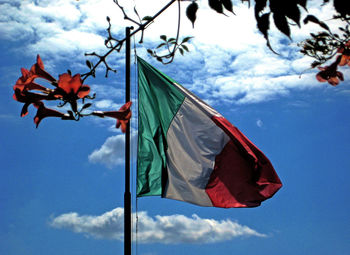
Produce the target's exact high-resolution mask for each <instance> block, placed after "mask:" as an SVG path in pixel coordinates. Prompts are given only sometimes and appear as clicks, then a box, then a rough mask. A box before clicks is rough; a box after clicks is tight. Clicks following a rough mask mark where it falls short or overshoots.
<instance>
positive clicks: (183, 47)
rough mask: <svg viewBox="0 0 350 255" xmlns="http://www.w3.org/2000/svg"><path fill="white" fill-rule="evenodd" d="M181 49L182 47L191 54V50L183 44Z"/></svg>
mask: <svg viewBox="0 0 350 255" xmlns="http://www.w3.org/2000/svg"><path fill="white" fill-rule="evenodd" d="M181 47H182V48H183V49H184V50H185V51H187V52H189V50H188V48H187V46H186V45H183V44H182V45H181Z"/></svg>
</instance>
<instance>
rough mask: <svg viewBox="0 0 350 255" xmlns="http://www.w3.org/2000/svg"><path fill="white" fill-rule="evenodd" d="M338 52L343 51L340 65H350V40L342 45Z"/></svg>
mask: <svg viewBox="0 0 350 255" xmlns="http://www.w3.org/2000/svg"><path fill="white" fill-rule="evenodd" d="M338 52H339V53H342V55H341V59H340V62H339V65H340V66H345V65H348V66H350V40H349V41H348V42H347V43H346V44H345V45H344V46H342V47H340V48H339V49H338Z"/></svg>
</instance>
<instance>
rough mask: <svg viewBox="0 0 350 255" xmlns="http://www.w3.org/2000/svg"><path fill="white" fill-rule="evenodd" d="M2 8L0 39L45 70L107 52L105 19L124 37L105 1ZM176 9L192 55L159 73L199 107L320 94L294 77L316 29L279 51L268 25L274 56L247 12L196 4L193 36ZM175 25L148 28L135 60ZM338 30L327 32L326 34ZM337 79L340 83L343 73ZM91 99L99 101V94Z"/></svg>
mask: <svg viewBox="0 0 350 255" xmlns="http://www.w3.org/2000/svg"><path fill="white" fill-rule="evenodd" d="M6 2H7V3H6ZM6 2H5V3H3V4H0V31H1V33H0V38H3V39H5V40H19V39H20V40H25V41H26V43H24V44H23V47H25V49H24V50H21V49H19V50H21V52H27V53H29V54H32V55H35V54H36V53H37V52H38V51H40V53H41V54H44V55H45V54H46V55H48V56H46V58H47V59H51V62H53V61H56V62H57V63H56V64H55V63H52V64H51V65H52V66H57V65H58V61H60V60H62V59H63V57H64V58H67V56H70V59H72V61H74V62H82V63H84V60H83V57H82V55H83V53H84V52H87V51H88V52H91V51H96V52H99V53H101V52H102V53H103V52H106V49H105V48H104V38H105V35H106V32H105V29H106V28H107V22H106V16H107V15H108V16H110V17H111V19H112V24H113V33H114V34H118V35H119V36H120V38H123V37H124V26H125V25H126V24H129V23H128V22H126V21H124V20H123V15H122V12H121V11H120V10H119V8H118V7H117V6H116V5H115V4H114V3H113V1H111V0H84V1H75V0H69V1H68V0H57V1H49V0H39V1H35V2H34V1H13V2H10V1H6ZM135 2H136V6H137V9H138V12H139V14H140V16H141V17H144V16H146V15H153V14H154V13H156V12H157V11H159V9H160V8H161V7H162V6H163V5H164V3H163V2H161V1H157V0H153V1H152V4H150V2H149V1H141V0H138V1H135ZM121 3H122V5H123V6H125V8H126V10H127V11H128V13H129V14H130V15H131V16H132V17H133V18H135V19H137V17H136V16H135V15H134V14H133V8H134V1H121ZM319 4H320V3H316V1H315V2H312V1H311V2H310V3H309V11H310V13H312V14H315V15H317V16H319V17H320V18H321V19H324V20H325V19H328V18H329V17H331V13H332V5H331V4H328V5H325V6H324V7H322V8H321V7H320V6H319ZM182 6H183V8H182V22H181V34H182V36H187V35H193V36H194V39H193V40H192V45H190V49H191V52H190V53H187V54H186V55H185V56H177V57H176V59H175V62H174V63H173V64H172V65H169V66H159V68H160V69H161V70H162V71H163V70H169V71H170V72H171V73H176V77H173V78H175V79H177V80H178V81H179V82H180V83H181V81H185V83H186V84H184V85H185V86H187V87H188V88H189V89H191V90H194V92H195V93H199V95H200V96H201V97H203V99H204V100H206V101H208V102H219V101H220V102H222V101H223V102H230V103H237V104H250V103H258V102H263V101H267V100H271V99H274V98H278V97H281V96H287V95H289V93H290V92H291V91H293V90H295V89H299V90H300V89H310V88H322V86H321V84H319V83H318V82H317V81H316V79H315V77H314V75H315V73H316V70H313V71H312V72H310V70H308V71H307V72H306V73H305V74H304V75H303V76H302V77H301V79H299V75H300V74H301V73H303V72H305V70H307V69H308V68H309V65H310V63H311V62H312V60H311V59H309V58H307V57H304V56H302V55H301V54H300V53H298V47H297V45H296V42H298V41H300V40H303V39H304V38H305V37H306V36H308V35H309V32H310V31H315V30H319V27H318V26H317V25H314V24H310V25H307V26H303V27H302V29H299V28H297V26H295V28H294V27H292V30H293V33H292V34H293V38H294V40H295V41H291V42H290V44H289V45H286V43H283V44H282V43H281V41H284V42H286V41H287V42H288V40H289V39H287V37H286V36H285V35H283V34H281V33H280V32H279V31H278V30H277V29H276V28H274V26H273V21H272V19H271V24H272V30H271V31H270V34H269V35H270V40H271V44H272V47H273V48H274V49H275V50H276V51H277V52H279V53H280V54H281V55H280V56H278V55H275V54H273V53H272V52H271V51H270V50H269V49H268V48H267V47H266V42H265V40H264V38H263V36H262V35H261V34H260V33H259V32H258V30H257V27H256V21H255V18H254V8H248V7H247V5H246V4H240V3H236V5H235V6H234V11H235V13H236V14H237V15H236V16H235V15H232V14H228V17H227V16H224V15H218V14H217V13H215V12H214V11H213V10H211V9H210V8H209V7H208V5H207V2H201V3H200V9H199V11H198V15H197V20H196V24H195V29H192V24H191V22H190V21H189V20H187V18H186V17H185V7H186V3H183V4H182ZM303 14H304V15H306V14H307V13H306V12H304V13H303ZM169 20H170V21H173V22H169ZM176 20H177V4H176V3H175V4H174V5H173V6H171V7H170V8H169V9H168V10H166V12H165V13H164V14H162V15H160V16H159V18H157V20H156V21H155V23H154V24H152V25H151V26H149V27H148V28H147V30H146V31H145V44H144V45H143V47H138V53H139V54H140V55H142V54H144V53H145V48H147V47H154V46H156V45H158V43H160V40H159V35H161V34H166V35H167V36H168V37H169V36H170V37H175V35H176V28H177V22H176ZM242 24H243V25H242ZM337 26H338V25H337V24H333V27H337ZM136 40H138V39H136ZM79 56H80V57H79ZM114 56H116V57H112V58H109V61H111V62H113V63H112V66H113V67H117V69H118V66H120V65H123V63H124V61H123V62H120V60H121V59H122V56H121V55H118V54H116V55H114ZM44 57H45V56H44ZM114 64H115V65H114ZM76 66H78V65H76ZM175 70H176V72H175ZM164 72H165V73H167V72H166V71H164ZM344 74H345V77H346V79H347V77H348V76H349V75H350V72H349V71H347V72H346V73H344ZM118 75H119V74H118ZM105 88H107V87H105ZM110 88H111V87H108V88H107V89H104V87H102V88H100V89H99V90H100V91H102V93H104V90H108V89H110ZM120 92H121V90H118V91H116V89H114V91H113V93H111V92H107V93H105V94H106V97H104V96H102V98H101V97H99V99H103V100H104V99H110V98H111V96H113V97H114V96H115V97H117V96H120ZM97 95H98V96H100V95H101V93H100V94H99V93H97ZM218 99H219V100H218ZM104 103H106V101H104Z"/></svg>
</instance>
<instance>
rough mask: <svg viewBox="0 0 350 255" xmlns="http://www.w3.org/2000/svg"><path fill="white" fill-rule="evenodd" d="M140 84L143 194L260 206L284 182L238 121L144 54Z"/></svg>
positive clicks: (140, 192)
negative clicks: (195, 93) (225, 114)
mask: <svg viewBox="0 0 350 255" xmlns="http://www.w3.org/2000/svg"><path fill="white" fill-rule="evenodd" d="M138 84H139V88H138V108H139V109H138V110H139V117H138V155H137V196H138V197H143V196H154V195H160V196H162V197H164V198H170V199H175V200H180V201H185V202H189V203H193V204H196V205H200V206H215V207H225V208H230V207H255V206H259V205H260V204H261V202H262V201H264V200H265V199H268V198H270V197H272V196H273V195H274V194H275V193H276V192H277V191H278V190H279V188H280V187H281V186H282V184H281V181H280V179H279V177H278V176H277V174H276V172H275V170H274V168H273V166H272V165H271V163H270V161H269V160H268V159H267V157H266V156H265V155H264V154H263V153H262V152H261V151H260V150H259V149H258V148H257V147H256V146H255V145H254V144H253V143H252V142H251V141H250V140H248V138H247V137H245V136H244V135H243V134H242V133H241V132H240V131H239V130H238V129H237V128H236V127H235V126H233V125H232V124H231V123H230V122H229V121H228V120H227V119H225V118H224V117H223V116H222V115H220V114H219V113H218V112H217V111H216V110H214V109H213V108H212V107H210V106H209V105H208V104H206V103H205V102H203V101H202V100H201V99H199V98H198V97H196V96H195V95H194V94H192V93H191V92H190V91H188V90H187V89H185V88H184V87H182V86H181V85H179V84H178V83H176V82H175V81H174V80H173V79H171V78H170V77H168V76H166V75H164V74H163V73H161V72H160V71H158V70H157V69H155V68H154V67H153V66H151V65H150V64H148V63H147V62H145V61H144V60H143V59H141V58H139V57H138Z"/></svg>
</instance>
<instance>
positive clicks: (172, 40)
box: [168, 37, 176, 43]
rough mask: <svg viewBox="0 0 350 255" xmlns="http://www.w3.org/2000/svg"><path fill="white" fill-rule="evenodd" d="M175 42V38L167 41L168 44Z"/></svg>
mask: <svg viewBox="0 0 350 255" xmlns="http://www.w3.org/2000/svg"><path fill="white" fill-rule="evenodd" d="M175 41H176V39H175V38H173V37H172V38H170V39H169V40H168V42H169V43H170V42H175Z"/></svg>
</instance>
